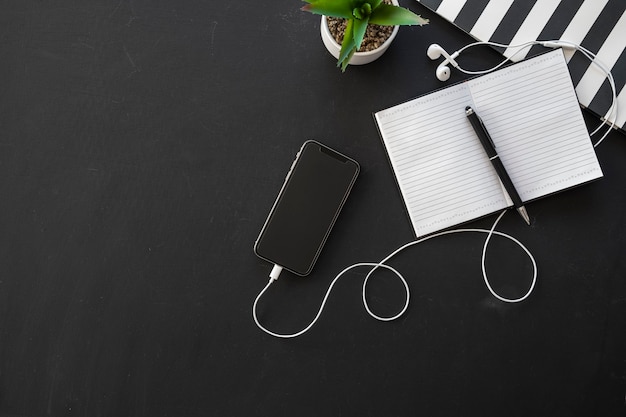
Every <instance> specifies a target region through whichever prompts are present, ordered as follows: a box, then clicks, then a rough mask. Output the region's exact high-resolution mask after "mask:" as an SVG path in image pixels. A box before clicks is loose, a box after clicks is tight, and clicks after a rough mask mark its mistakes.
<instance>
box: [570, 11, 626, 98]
mask: <svg viewBox="0 0 626 417" xmlns="http://www.w3.org/2000/svg"><path fill="white" fill-rule="evenodd" d="M624 34H626V13H624V14H622V17H620V19H619V20H618V21H617V24H616V25H615V26H614V27H613V30H611V33H610V34H609V36H608V37H607V38H606V40H605V41H604V43H603V44H602V47H601V48H600V50H599V51H598V53H597V54H596V58H597V59H598V60H599V61H600V62H601V63H603V64H604V65H605V66H606V67H607V68H609V69H610V68H613V66H614V65H615V63H616V62H617V60H618V59H619V57H620V55H621V54H622V52H623V51H624V47H625V46H626V36H624ZM604 80H606V74H605V73H604V72H603V71H602V70H601V69H599V68H598V67H597V66H596V65H591V66H589V68H587V71H585V74H584V75H583V77H582V78H581V79H580V81H579V82H578V85H577V86H576V95H578V101H580V104H582V105H583V106H589V104H590V103H591V101H592V100H593V98H594V97H595V95H596V93H597V92H598V90H599V89H600V87H601V86H602V83H603V82H604Z"/></svg>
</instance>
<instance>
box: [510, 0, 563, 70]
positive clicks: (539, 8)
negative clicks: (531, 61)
mask: <svg viewBox="0 0 626 417" xmlns="http://www.w3.org/2000/svg"><path fill="white" fill-rule="evenodd" d="M560 2H561V0H538V1H537V3H535V5H534V6H533V8H532V9H531V10H530V12H529V13H528V16H526V19H524V23H522V26H520V28H519V30H518V31H517V33H516V34H515V36H514V37H513V39H511V42H510V44H511V45H518V44H520V43H524V42H528V41H534V40H537V39H539V35H540V34H541V31H542V30H543V28H544V27H545V26H546V24H547V23H548V20H550V18H551V17H552V15H553V14H554V11H555V10H556V8H557V6H558V5H559V3H560ZM531 46H532V45H529V46H528V47H526V48H522V49H520V48H507V49H506V51H504V56H506V57H509V58H510V57H511V56H512V55H513V54H515V56H514V57H513V61H521V60H522V59H524V58H526V55H527V54H528V51H529V50H530V48H531Z"/></svg>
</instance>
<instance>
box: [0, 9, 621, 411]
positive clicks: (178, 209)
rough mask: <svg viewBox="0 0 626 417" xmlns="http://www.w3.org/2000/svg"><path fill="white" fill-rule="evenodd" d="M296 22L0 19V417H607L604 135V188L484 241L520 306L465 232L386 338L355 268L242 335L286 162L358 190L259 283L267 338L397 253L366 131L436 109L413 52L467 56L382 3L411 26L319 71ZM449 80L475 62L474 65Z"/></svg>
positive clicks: (444, 27)
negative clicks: (321, 159) (363, 267)
mask: <svg viewBox="0 0 626 417" xmlns="http://www.w3.org/2000/svg"><path fill="white" fill-rule="evenodd" d="M409 3H410V4H409ZM300 6H301V4H300V3H299V2H298V1H297V0H277V1H269V2H261V3H259V2H253V1H249V0H245V1H239V2H233V1H226V2H218V1H198V0H179V1H174V2H172V1H162V0H156V1H145V0H82V1H78V0H76V1H34V0H23V1H19V2H11V1H4V2H2V5H1V6H0V7H1V9H2V12H1V13H0V62H1V64H0V97H1V99H0V178H1V179H0V192H1V193H0V194H1V195H2V199H1V202H0V414H1V415H3V416H46V415H54V416H60V415H68V416H72V415H77V416H78V415H80V416H165V415H167V416H207V415H216V416H217V415H220V416H224V415H232V416H243V415H246V416H248V415H259V416H270V415H272V416H283V415H284V416H287V415H304V416H322V415H323V416H336V415H347V416H356V415H372V416H381V415H385V416H408V415H428V416H451V415H455V416H456V415H482V416H500V415H514V416H528V415H533V416H572V415H576V416H590V415H598V416H615V415H624V412H625V411H626V409H625V406H624V402H625V393H626V337H625V336H626V333H625V329H626V260H625V259H626V258H625V256H624V255H625V250H624V247H625V246H626V215H625V213H626V186H625V184H626V164H625V161H626V140H625V138H624V136H623V135H622V134H620V133H617V132H616V133H613V134H611V136H610V137H609V138H608V140H607V141H606V143H604V144H602V145H601V146H600V147H599V148H598V149H597V152H598V156H599V159H600V161H601V165H602V167H603V170H604V173H605V178H604V179H602V180H600V181H597V182H594V183H592V184H588V185H585V186H583V187H580V188H577V189H575V190H571V191H568V192H566V193H562V194H559V195H558V196H554V197H551V198H547V199H544V200H541V201H537V202H535V203H532V204H530V205H529V206H528V210H529V212H530V214H531V217H532V220H533V225H532V227H527V226H525V225H524V224H523V222H522V221H521V220H520V219H519V218H518V217H517V216H516V215H514V214H508V215H506V216H505V217H504V219H503V221H502V223H501V226H499V230H502V231H505V232H508V233H511V234H513V235H515V236H516V237H517V238H519V239H520V240H521V241H522V242H523V243H525V244H526V245H527V246H528V247H529V248H530V250H531V251H532V252H533V253H534V255H535V257H536V258H537V263H538V267H539V281H538V284H537V288H536V290H535V292H534V293H533V295H532V297H531V298H530V299H529V300H528V301H526V302H524V303H522V304H521V305H504V304H502V303H500V302H498V301H496V300H495V299H494V298H493V297H492V296H491V295H489V293H488V292H487V289H486V288H485V285H484V284H483V282H482V277H481V274H480V251H481V244H482V241H483V239H484V236H480V235H469V234H468V235H459V236H453V237H447V238H441V239H437V240H434V241H430V242H429V243H427V244H424V245H422V246H420V247H416V248H412V249H410V250H408V251H406V252H404V253H402V254H401V255H400V256H398V258H397V259H396V260H395V261H394V262H393V265H394V266H396V267H397V268H398V269H400V270H401V271H402V272H403V273H404V274H405V275H406V276H407V279H408V281H409V284H410V287H411V291H412V304H411V305H410V308H409V310H408V312H407V314H406V315H405V316H404V317H403V318H402V319H400V320H398V321H396V322H392V323H380V322H377V321H375V320H373V319H372V318H371V317H369V316H368V315H366V314H365V312H364V310H363V307H362V304H361V299H360V297H361V295H360V289H361V284H362V281H363V274H364V272H365V271H363V273H354V274H350V275H348V276H346V277H345V278H344V279H343V280H342V281H340V282H339V283H338V284H337V286H336V288H335V290H334V292H333V293H332V295H331V298H330V301H329V303H328V306H327V309H326V311H325V312H324V314H323V315H322V317H321V319H320V321H319V322H318V323H317V325H316V326H315V327H314V328H313V329H312V330H311V331H310V332H309V333H307V334H306V335H304V336H302V337H301V338H299V339H296V340H292V341H282V340H277V339H274V338H271V337H270V336H267V335H265V334H264V333H262V332H261V331H260V330H258V329H257V328H256V327H255V325H254V323H253V320H252V317H251V306H252V302H253V300H254V298H255V296H256V295H257V293H258V292H259V291H260V290H261V288H262V287H263V286H264V285H265V283H266V282H267V274H268V273H269V271H270V267H271V266H270V265H268V264H267V263H265V262H263V261H261V260H259V259H258V258H256V257H255V255H254V254H253V252H252V246H253V243H254V240H255V239H256V237H257V234H258V232H259V230H260V228H261V226H262V224H263V221H264V219H265V217H266V215H267V213H268V211H269V209H270V207H271V204H272V202H273V201H274V198H275V197H276V194H277V192H278V189H279V187H280V185H281V183H282V180H283V178H284V175H285V173H286V171H287V169H288V168H289V165H290V164H291V162H292V160H293V157H294V154H295V152H296V151H297V149H298V148H299V147H300V145H301V144H302V142H303V141H304V140H306V139H317V140H320V141H322V142H324V143H326V144H328V145H330V146H333V147H335V148H337V149H339V150H340V151H342V152H344V153H346V154H348V155H350V156H352V157H354V158H355V159H357V160H358V161H359V162H360V163H361V165H362V173H361V175H360V178H359V180H358V182H357V185H356V186H355V189H354V191H353V194H352V195H351V197H350V199H349V201H348V203H347V205H346V207H345V210H344V212H343V213H342V215H341V217H340V219H339V222H338V223H337V225H336V228H335V229H334V230H333V234H332V235H331V238H330V240H329V242H328V243H327V245H326V247H325V249H324V252H323V253H322V256H321V258H320V260H319V262H318V264H317V266H316V268H315V270H314V273H313V274H312V275H311V276H309V277H307V278H299V277H295V276H290V275H289V274H287V273H284V275H283V276H281V279H280V280H279V281H278V282H277V283H276V284H275V285H274V286H273V287H272V288H271V290H270V292H269V293H268V294H267V296H266V297H265V298H264V299H263V300H262V302H261V305H260V311H259V312H260V316H261V319H262V320H263V322H264V323H265V324H266V325H268V326H269V327H271V328H272V329H274V330H276V331H283V332H289V331H296V330H299V329H300V328H302V327H303V326H304V325H306V324H307V323H308V322H309V321H310V320H311V319H312V318H313V315H314V314H315V312H316V310H317V307H318V305H319V303H320V301H321V299H322V296H323V294H324V292H325V291H326V288H327V286H328V284H329V283H330V281H331V279H332V278H333V277H334V276H335V274H336V273H338V272H339V271H340V270H341V269H343V268H344V267H345V266H347V265H349V264H352V263H354V262H360V261H370V262H371V261H378V260H380V259H381V258H382V257H383V256H385V255H386V254H387V253H389V252H390V251H392V250H393V249H395V248H396V247H398V246H400V245H402V244H403V243H406V242H407V241H409V240H410V239H411V238H412V234H411V231H410V228H409V223H408V219H407V218H406V216H405V213H404V210H403V207H402V203H401V200H400V196H399V193H398V191H397V188H396V186H395V184H394V180H393V177H392V174H391V170H390V168H389V165H388V163H387V161H386V157H385V154H384V151H383V148H382V145H381V143H380V140H379V138H378V135H377V132H376V128H375V125H374V123H373V120H372V117H371V112H372V111H375V110H380V109H382V108H385V107H388V106H391V105H393V104H396V103H398V102H400V101H403V100H406V99H408V98H411V97H413V96H416V95H419V94H423V93H426V92H428V91H431V90H433V89H435V88H439V87H441V86H442V84H441V83H440V82H438V81H437V80H436V79H435V77H434V70H435V67H436V65H437V63H435V62H432V61H430V60H429V59H428V58H427V57H426V55H425V51H426V49H427V47H428V45H430V44H431V43H433V42H437V43H440V44H441V45H442V46H444V48H446V49H448V50H451V51H454V50H455V49H458V48H459V47H461V46H462V45H464V44H466V43H468V42H470V40H471V39H470V38H469V37H468V36H467V35H465V34H463V33H462V32H460V31H459V30H458V29H456V28H454V27H453V26H451V25H449V24H447V23H446V22H444V21H443V20H441V19H439V18H437V16H435V15H433V14H432V13H430V12H429V11H428V10H426V9H424V8H422V7H421V6H420V5H419V4H415V3H414V2H408V1H405V6H408V7H409V8H411V9H412V10H414V11H416V12H418V13H421V14H422V15H423V16H424V17H428V18H430V19H431V24H430V25H429V26H427V27H423V28H417V27H415V28H408V27H404V28H401V30H400V33H399V36H398V37H397V39H396V42H395V43H394V44H393V45H392V48H391V49H390V50H389V51H388V52H387V54H386V55H385V56H384V57H383V58H382V59H381V60H379V61H377V62H375V63H373V64H370V65H368V66H365V67H350V68H349V69H348V71H347V72H346V73H345V74H341V72H340V71H339V70H337V69H336V68H335V62H334V59H333V58H332V57H330V55H329V54H328V53H327V52H326V50H325V49H324V47H323V45H322V42H321V40H320V35H319V18H318V17H317V16H313V15H310V14H307V13H304V12H301V11H300V10H299V7H300ZM263 7H265V8H266V10H264V9H263ZM461 59H462V62H463V64H464V65H466V66H468V67H472V66H473V67H485V66H487V65H490V64H494V63H496V62H498V56H497V54H495V53H494V52H493V51H490V50H488V49H487V48H485V49H484V50H477V51H475V52H474V53H472V54H469V55H468V56H467V57H464V58H461ZM463 77H464V76H462V75H461V74H459V73H458V72H454V71H453V76H452V79H451V82H454V81H459V80H462V79H463ZM586 118H587V119H588V122H589V123H595V122H596V121H595V119H594V118H593V117H589V115H586ZM493 220H494V217H490V218H486V219H482V220H480V221H477V222H474V223H472V226H474V227H487V226H489V225H490V224H491V223H492V222H493ZM490 251H492V252H490V254H491V256H490V258H489V268H490V270H491V271H493V272H492V274H494V275H493V276H494V285H496V287H498V288H500V289H501V290H502V291H510V292H515V291H520V292H521V291H523V290H524V289H525V288H526V286H527V284H528V265H527V262H526V261H525V260H524V258H523V257H522V256H521V255H519V254H517V252H515V251H511V250H510V248H508V247H507V245H506V244H505V243H503V242H500V243H497V242H496V244H494V245H493V246H492V249H490ZM385 277H386V278H390V277H387V276H386V275H384V274H382V275H381V277H379V278H378V279H377V280H375V281H374V282H373V285H372V288H371V298H372V303H373V306H374V308H375V309H376V310H377V311H379V312H381V313H388V312H393V311H395V310H396V309H397V308H398V306H400V305H401V304H402V293H401V290H400V286H399V284H398V283H397V282H396V281H393V280H391V279H384V278H385ZM496 277H497V278H496Z"/></svg>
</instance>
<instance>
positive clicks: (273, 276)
mask: <svg viewBox="0 0 626 417" xmlns="http://www.w3.org/2000/svg"><path fill="white" fill-rule="evenodd" d="M282 271H283V267H282V266H280V265H274V267H273V268H272V272H270V284H271V283H272V282H274V281H277V280H278V277H279V276H280V273H281V272H282Z"/></svg>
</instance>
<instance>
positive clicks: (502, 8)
mask: <svg viewBox="0 0 626 417" xmlns="http://www.w3.org/2000/svg"><path fill="white" fill-rule="evenodd" d="M512 4H513V0H491V1H489V3H488V4H487V7H485V10H483V13H482V14H481V15H480V17H479V18H478V20H477V21H476V23H474V26H473V27H472V29H471V30H470V34H472V35H473V36H474V37H476V38H477V39H479V40H481V41H488V40H489V39H491V36H492V35H493V33H494V32H495V31H496V29H497V28H498V26H499V25H500V22H501V21H502V19H503V18H504V15H506V12H507V11H508V10H509V8H510V7H511V5H512Z"/></svg>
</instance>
